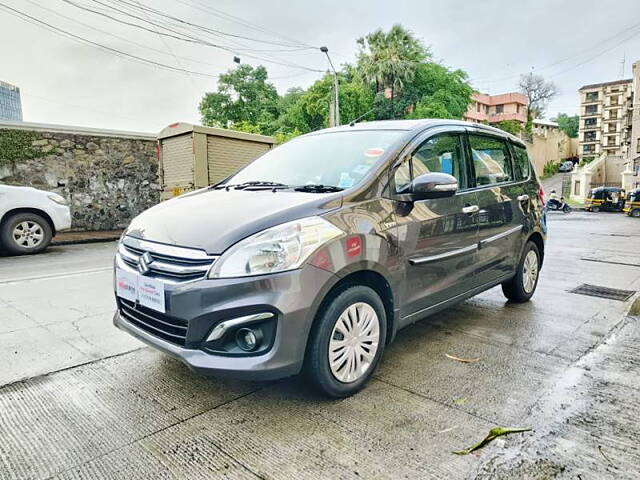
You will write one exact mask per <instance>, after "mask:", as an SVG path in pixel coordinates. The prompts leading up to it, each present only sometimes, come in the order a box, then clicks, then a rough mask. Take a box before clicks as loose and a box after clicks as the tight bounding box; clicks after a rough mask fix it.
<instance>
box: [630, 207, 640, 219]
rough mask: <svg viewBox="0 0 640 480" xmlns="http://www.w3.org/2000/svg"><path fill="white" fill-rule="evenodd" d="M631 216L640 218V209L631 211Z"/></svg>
mask: <svg viewBox="0 0 640 480" xmlns="http://www.w3.org/2000/svg"><path fill="white" fill-rule="evenodd" d="M631 216H632V217H636V218H637V217H640V208H634V209H633V210H631Z"/></svg>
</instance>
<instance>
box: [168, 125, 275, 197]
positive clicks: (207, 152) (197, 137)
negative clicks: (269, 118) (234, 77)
mask: <svg viewBox="0 0 640 480" xmlns="http://www.w3.org/2000/svg"><path fill="white" fill-rule="evenodd" d="M274 145H275V139H274V138H273V137H267V136H264V135H256V134H253V133H244V132H238V131H235V130H226V129H224V128H212V127H203V126H201V125H193V124H190V123H173V124H171V125H169V126H168V127H166V128H164V129H163V130H162V131H161V132H160V133H159V134H158V148H159V157H160V169H159V175H160V184H161V185H162V194H161V199H163V200H166V199H168V198H171V197H174V196H177V195H180V194H182V193H184V192H187V191H189V190H194V189H197V188H202V187H206V186H207V185H213V184H215V183H218V182H219V181H221V180H224V179H225V178H227V177H228V176H229V175H231V174H233V173H235V172H237V171H238V170H240V169H241V168H242V167H244V166H245V165H247V164H248V163H249V162H251V161H253V160H255V159H256V158H258V157H259V156H260V155H262V154H263V153H265V152H266V151H268V150H269V149H271V148H273V146H274Z"/></svg>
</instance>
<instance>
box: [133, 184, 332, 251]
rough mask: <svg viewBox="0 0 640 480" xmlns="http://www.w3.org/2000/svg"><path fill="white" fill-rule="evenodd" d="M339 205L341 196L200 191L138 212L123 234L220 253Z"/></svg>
mask: <svg viewBox="0 0 640 480" xmlns="http://www.w3.org/2000/svg"><path fill="white" fill-rule="evenodd" d="M341 205H342V194H340V193H307V192H295V191H290V190H284V191H283V190H277V191H276V192H273V191H272V190H234V189H231V190H229V191H227V190H225V189H219V190H208V189H202V190H199V191H196V192H192V193H188V194H185V195H182V196H180V197H176V198H173V199H171V200H168V201H166V202H162V203H160V204H158V205H156V206H155V207H152V208H150V209H148V210H146V211H144V212H142V213H141V214H140V215H138V216H137V217H136V218H134V219H133V221H132V222H131V224H130V225H129V228H128V229H127V230H126V234H127V235H130V236H132V237H136V238H140V239H144V240H149V241H153V242H160V243H166V244H170V245H177V246H182V247H191V248H199V249H202V250H205V251H206V252H207V253H210V254H219V253H222V252H224V251H225V250H226V249H227V248H229V247H230V246H231V245H233V244H235V243H237V242H238V241H239V240H242V239H243V238H246V237H248V236H249V235H252V234H254V233H256V232H259V231H261V230H264V229H265V228H269V227H272V226H274V225H279V224H281V223H285V222H289V221H291V220H296V219H299V218H304V217H309V216H313V215H321V214H323V213H326V212H328V211H330V210H334V209H336V208H339V207H340V206H341Z"/></svg>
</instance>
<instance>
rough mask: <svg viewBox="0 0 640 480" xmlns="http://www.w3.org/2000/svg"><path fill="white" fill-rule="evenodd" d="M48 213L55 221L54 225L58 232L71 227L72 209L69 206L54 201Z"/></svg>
mask: <svg viewBox="0 0 640 480" xmlns="http://www.w3.org/2000/svg"><path fill="white" fill-rule="evenodd" d="M51 203H54V202H51ZM47 213H48V214H49V216H50V217H51V220H52V221H53V227H54V228H55V231H56V232H60V231H62V230H68V229H70V228H71V210H70V209H69V207H68V206H66V205H59V204H57V203H54V205H53V206H52V207H51V208H50V209H49V211H48V212H47Z"/></svg>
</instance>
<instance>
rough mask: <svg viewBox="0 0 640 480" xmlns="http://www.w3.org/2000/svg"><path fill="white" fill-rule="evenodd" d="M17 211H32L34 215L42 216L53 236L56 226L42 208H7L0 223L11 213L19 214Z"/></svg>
mask: <svg viewBox="0 0 640 480" xmlns="http://www.w3.org/2000/svg"><path fill="white" fill-rule="evenodd" d="M19 213H33V214H34V215H39V216H41V217H42V218H44V219H45V220H46V221H47V223H48V224H49V227H50V228H51V236H52V237H53V236H55V234H56V227H55V225H54V224H53V220H52V219H51V217H50V216H49V214H48V213H47V212H45V211H44V210H40V209H39V208H31V207H20V208H13V209H11V210H8V211H7V212H6V213H5V214H4V215H3V216H2V218H1V219H0V225H2V224H4V222H6V221H7V220H8V219H9V218H11V217H12V216H13V215H16V214H19Z"/></svg>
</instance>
